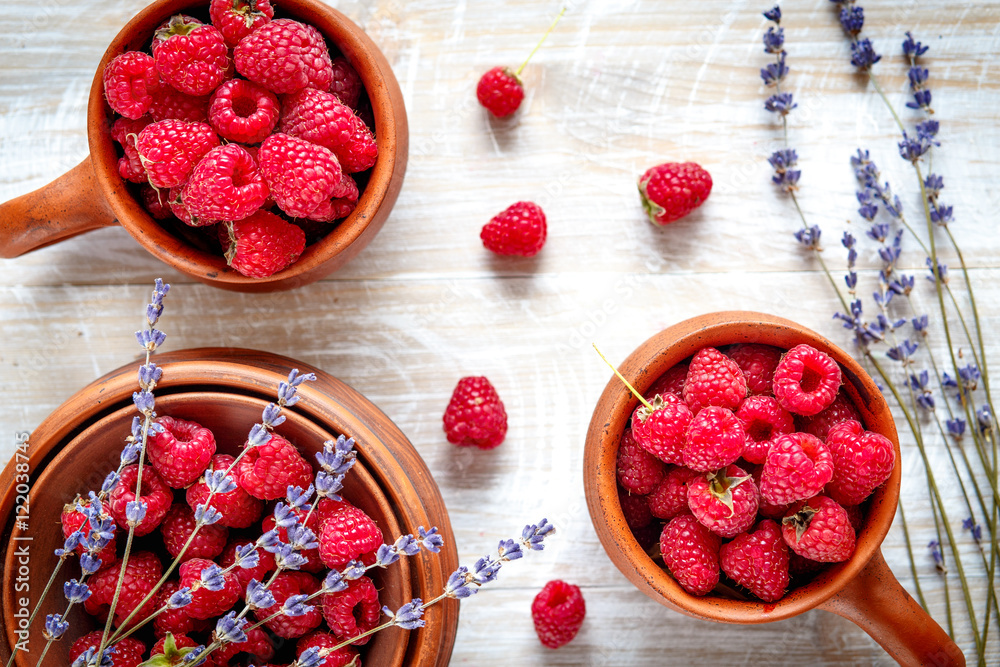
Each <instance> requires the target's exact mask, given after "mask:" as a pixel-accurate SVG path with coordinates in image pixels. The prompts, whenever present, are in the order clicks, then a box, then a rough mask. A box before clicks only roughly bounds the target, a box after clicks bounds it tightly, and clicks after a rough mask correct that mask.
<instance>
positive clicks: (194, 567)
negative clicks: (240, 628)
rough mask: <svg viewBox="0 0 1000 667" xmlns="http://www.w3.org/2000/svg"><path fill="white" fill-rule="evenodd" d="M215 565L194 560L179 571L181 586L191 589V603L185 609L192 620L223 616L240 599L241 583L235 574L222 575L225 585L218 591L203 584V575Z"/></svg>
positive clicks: (206, 561) (201, 559)
mask: <svg viewBox="0 0 1000 667" xmlns="http://www.w3.org/2000/svg"><path fill="white" fill-rule="evenodd" d="M214 565H215V563H213V562H212V561H210V560H205V559H204V558H192V559H191V560H189V561H187V562H185V563H182V564H181V566H180V568H179V570H178V571H179V572H180V577H181V586H182V587H184V586H186V587H188V588H190V589H191V603H190V604H188V605H186V606H185V607H184V612H185V613H186V614H187V615H188V616H190V617H191V618H197V619H206V618H212V617H214V616H221V615H222V614H225V613H226V612H227V611H229V610H230V609H232V608H233V605H234V604H236V601H237V600H239V599H240V582H239V580H238V579H237V578H236V574H235V573H233V572H226V573H225V574H223V575H221V576H222V578H223V581H224V585H223V586H222V588H220V589H219V590H217V591H213V590H209V588H208V587H207V586H204V585H203V584H202V583H201V573H202V572H203V571H204V570H206V569H208V568H210V567H212V566H214Z"/></svg>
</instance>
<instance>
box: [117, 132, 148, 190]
mask: <svg viewBox="0 0 1000 667" xmlns="http://www.w3.org/2000/svg"><path fill="white" fill-rule="evenodd" d="M151 122H152V120H151V119H150V118H149V116H142V117H141V118H136V119H135V120H133V119H130V118H119V119H118V120H116V121H115V122H114V123H112V124H111V138H112V139H114V140H115V141H117V142H118V143H119V144H121V147H122V151H124V153H125V155H124V156H123V157H121V158H120V159H119V160H118V173H119V174H120V175H121V177H122V178H124V179H125V180H126V181H129V182H131V183H145V182H146V180H147V178H148V177H147V176H146V168H145V167H143V166H142V160H140V159H139V153H138V152H137V151H136V150H135V139H136V137H137V136H138V135H139V133H140V132H142V129H143V128H144V127H146V126H147V125H149V124H150V123H151Z"/></svg>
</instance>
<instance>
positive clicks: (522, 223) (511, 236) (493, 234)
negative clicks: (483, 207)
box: [479, 201, 546, 257]
mask: <svg viewBox="0 0 1000 667" xmlns="http://www.w3.org/2000/svg"><path fill="white" fill-rule="evenodd" d="M545 235H546V227H545V213H544V212H543V211H542V208H541V207H540V206H538V204H534V203H532V202H529V201H519V202H517V203H516V204H511V205H510V206H508V207H507V208H506V209H504V210H503V211H501V212H500V213H497V214H496V215H495V216H493V218H492V219H491V220H490V221H489V222H488V223H486V224H485V225H484V226H483V229H482V231H481V232H480V233H479V238H480V239H482V241H483V246H485V247H486V249H487V250H490V251H492V252H495V253H496V254H498V255H520V256H521V257H534V256H535V255H537V254H538V251H540V250H541V249H542V246H543V245H545Z"/></svg>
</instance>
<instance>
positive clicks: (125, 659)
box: [69, 630, 146, 667]
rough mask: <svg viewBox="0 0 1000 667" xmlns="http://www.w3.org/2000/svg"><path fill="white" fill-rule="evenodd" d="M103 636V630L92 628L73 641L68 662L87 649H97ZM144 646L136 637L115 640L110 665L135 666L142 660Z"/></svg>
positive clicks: (117, 666) (113, 666)
mask: <svg viewBox="0 0 1000 667" xmlns="http://www.w3.org/2000/svg"><path fill="white" fill-rule="evenodd" d="M103 638H104V630H94V631H93V632H88V633H87V634H85V635H84V636H82V637H80V638H79V639H77V640H76V641H75V642H73V646H71V647H70V649H69V662H70V664H72V663H74V662H75V661H76V659H77V658H78V657H80V655H82V654H83V653H84V652H86V650H87V649H90V648H92V649H94V652H95V653H96V652H97V649H98V648H100V646H101V640H102V639H103ZM145 652H146V646H145V645H144V644H143V643H142V642H141V641H139V640H138V639H133V638H132V637H126V638H125V639H121V640H118V641H116V642H115V652H114V653H113V654H112V656H111V665H112V667H137V665H139V664H140V663H141V662H142V661H143V657H142V656H143V654H144V653H145Z"/></svg>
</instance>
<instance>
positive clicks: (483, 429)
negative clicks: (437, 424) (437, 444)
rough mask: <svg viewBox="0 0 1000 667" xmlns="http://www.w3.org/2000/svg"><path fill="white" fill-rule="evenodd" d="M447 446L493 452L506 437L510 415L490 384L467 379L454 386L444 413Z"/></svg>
mask: <svg viewBox="0 0 1000 667" xmlns="http://www.w3.org/2000/svg"><path fill="white" fill-rule="evenodd" d="M443 420H444V432H445V435H447V437H448V442H450V443H452V444H454V445H458V446H459V447H473V446H475V447H478V448H479V449H493V448H494V447H497V446H498V445H499V444H500V443H501V442H503V439H504V436H506V435H507V411H506V410H504V407H503V401H501V400H500V396H499V395H498V394H497V390H496V389H494V388H493V385H492V384H490V381H489V380H487V379H486V378H485V377H483V376H469V377H464V378H462V379H460V380H459V381H458V384H457V385H455V390H454V391H453V392H452V393H451V400H450V401H448V407H447V408H445V411H444V417H443Z"/></svg>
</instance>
